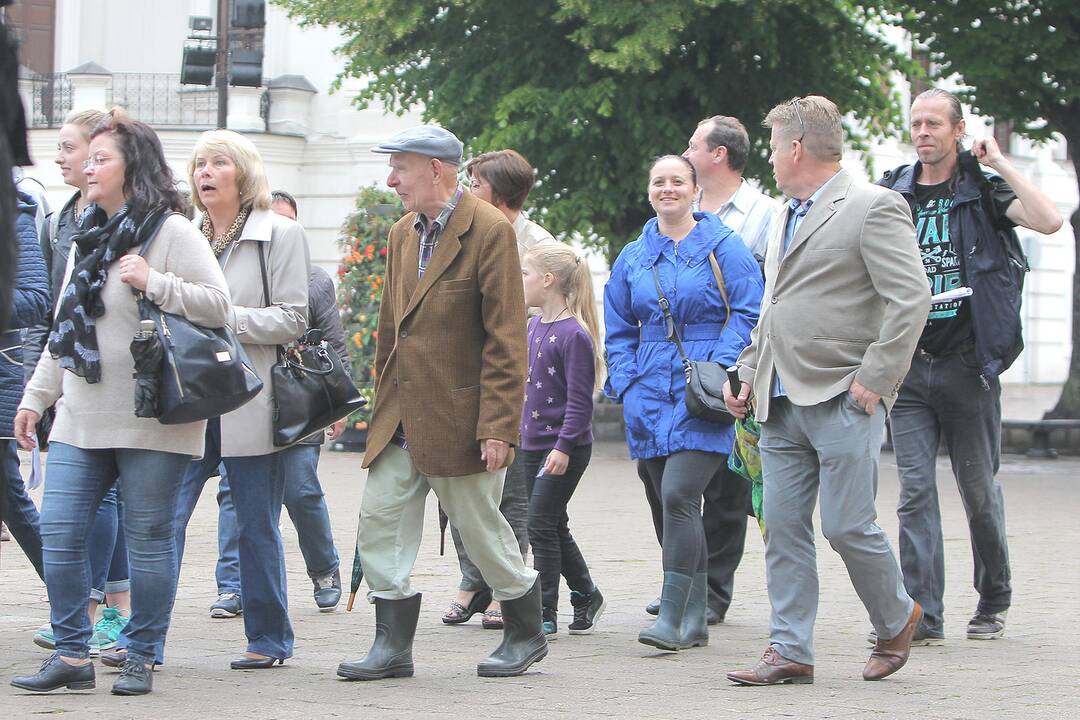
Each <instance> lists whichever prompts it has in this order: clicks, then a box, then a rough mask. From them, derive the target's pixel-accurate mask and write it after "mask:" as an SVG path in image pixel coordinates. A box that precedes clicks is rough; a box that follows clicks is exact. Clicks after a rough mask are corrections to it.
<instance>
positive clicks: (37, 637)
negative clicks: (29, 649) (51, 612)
mask: <svg viewBox="0 0 1080 720" xmlns="http://www.w3.org/2000/svg"><path fill="white" fill-rule="evenodd" d="M34 644H35V645H37V646H38V647H43V648H45V649H46V650H55V649H56V637H55V636H53V631H52V623H45V624H44V625H42V626H41V627H39V628H38V629H37V632H36V633H34Z"/></svg>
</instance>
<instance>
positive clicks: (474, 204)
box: [364, 193, 526, 477]
mask: <svg viewBox="0 0 1080 720" xmlns="http://www.w3.org/2000/svg"><path fill="white" fill-rule="evenodd" d="M415 220H416V214H415V213H409V214H407V215H406V216H405V217H403V218H401V220H398V221H397V222H396V223H395V224H394V226H393V227H392V228H391V229H390V239H389V249H388V251H387V256H386V279H385V284H384V287H383V295H382V307H381V308H380V310H379V337H378V339H377V341H376V351H375V369H376V386H375V408H374V411H373V415H372V420H371V425H370V429H369V430H368V443H367V453H366V454H365V456H364V467H368V466H370V465H371V463H372V462H373V461H374V460H375V458H376V457H378V456H379V453H381V452H382V451H383V449H384V448H385V447H386V446H387V444H388V443H389V442H390V440H391V438H392V437H393V435H394V432H395V431H396V430H397V427H398V424H399V423H400V424H401V425H403V426H404V428H405V436H406V438H407V440H408V443H409V452H410V453H411V455H412V460H413V463H414V464H415V465H416V468H417V470H419V471H420V472H421V473H423V474H425V475H431V476H436V477H457V476H461V475H471V474H474V473H478V472H482V471H483V470H484V469H485V467H484V463H483V462H481V460H480V443H479V441H480V440H483V439H486V438H494V439H497V440H505V441H506V442H508V443H510V444H511V445H517V444H518V440H519V437H518V435H519V426H520V422H521V406H522V403H523V401H524V394H525V389H524V388H525V373H526V358H525V354H526V338H525V320H526V317H525V297H524V294H523V291H522V286H521V263H520V261H519V259H518V252H517V240H516V238H515V235H514V229H513V227H512V226H511V225H510V223H509V221H507V219H506V218H505V217H504V216H503V215H502V213H500V212H499V211H498V210H496V209H495V208H494V207H492V206H491V205H489V204H487V203H485V202H482V201H480V200H478V199H477V198H476V197H474V196H473V195H471V194H469V193H465V194H464V195H462V197H461V200H460V202H459V203H458V205H457V208H455V210H454V212H453V214H452V215H451V216H450V220H449V222H448V223H447V226H446V229H445V230H443V232H442V234H441V236H440V237H439V244H438V245H437V246H436V247H435V251H434V252H433V253H432V255H431V260H430V261H429V262H428V266H427V270H426V271H425V272H424V277H423V279H422V280H421V279H420V278H419V277H418V276H419V270H418V260H419V251H420V247H419V245H420V241H419V238H418V237H417V234H416V230H415V229H414V228H413V223H414V222H415ZM512 461H513V451H511V452H510V455H509V457H508V458H507V461H506V462H507V464H509V463H510V462H512Z"/></svg>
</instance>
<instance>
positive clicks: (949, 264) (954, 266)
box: [914, 180, 973, 355]
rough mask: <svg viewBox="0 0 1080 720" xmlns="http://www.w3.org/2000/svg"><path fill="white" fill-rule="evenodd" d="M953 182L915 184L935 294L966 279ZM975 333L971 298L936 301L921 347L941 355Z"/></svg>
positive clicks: (918, 231) (919, 233)
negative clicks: (954, 233) (954, 224)
mask: <svg viewBox="0 0 1080 720" xmlns="http://www.w3.org/2000/svg"><path fill="white" fill-rule="evenodd" d="M950 185H951V181H948V180H947V181H945V182H943V183H938V184H937V185H918V184H916V185H915V218H914V219H915V239H916V240H917V241H918V243H919V251H920V252H921V254H922V261H923V269H924V270H925V271H926V278H927V280H929V282H930V293H931V294H933V295H936V294H938V293H941V292H945V291H946V290H954V289H956V288H958V287H963V286H964V282H965V277H964V268H963V263H962V262H961V258H960V252H959V251H960V248H959V246H958V245H956V244H954V243H953V239H952V238H951V237H950V234H949V209H950V208H951V207H952V204H953V189H952V188H951V187H950ZM972 336H973V330H972V326H971V310H970V306H969V303H968V299H967V298H963V299H961V300H951V301H949V302H943V303H934V305H932V306H931V308H930V316H929V317H928V318H927V320H926V327H925V328H924V329H923V334H922V339H920V340H919V347H920V348H922V349H923V350H925V351H926V352H928V353H931V354H932V355H940V354H943V353H948V352H953V351H955V350H956V349H957V348H959V347H961V346H962V345H964V344H965V343H968V342H969V341H970V340H971V338H972Z"/></svg>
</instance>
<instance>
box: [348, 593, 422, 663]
mask: <svg viewBox="0 0 1080 720" xmlns="http://www.w3.org/2000/svg"><path fill="white" fill-rule="evenodd" d="M419 618H420V593H416V594H415V595H413V596H412V597H410V598H405V599H404V600H383V599H381V598H375V642H374V643H372V645H371V649H370V650H368V654H367V655H365V656H364V657H363V658H362V659H360V660H355V661H353V662H343V663H341V664H340V665H338V670H337V674H338V675H339V676H341V677H343V678H345V679H347V680H382V679H383V678H395V677H412V676H413V660H412V646H413V636H415V635H416V622H417V620H418V619H419Z"/></svg>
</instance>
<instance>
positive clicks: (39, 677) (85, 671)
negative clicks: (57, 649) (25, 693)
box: [11, 653, 96, 692]
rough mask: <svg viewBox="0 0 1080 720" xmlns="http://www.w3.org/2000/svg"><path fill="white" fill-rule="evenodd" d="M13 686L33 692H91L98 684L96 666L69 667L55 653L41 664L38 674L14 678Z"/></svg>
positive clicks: (90, 664) (88, 664)
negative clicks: (64, 690)
mask: <svg viewBox="0 0 1080 720" xmlns="http://www.w3.org/2000/svg"><path fill="white" fill-rule="evenodd" d="M11 684H12V685H13V686H14V687H17V688H20V689H22V690H30V691H32V692H52V691H53V690H56V689H58V688H62V687H66V688H67V689H68V690H91V689H93V688H94V686H95V684H96V683H95V681H94V664H93V663H86V664H85V665H69V664H68V663H66V662H64V661H63V660H61V659H60V654H59V653H53V654H52V655H50V656H49V657H48V659H46V660H45V662H43V663H41V669H40V670H38V671H37V674H35V675H21V676H17V677H13V678H12V679H11Z"/></svg>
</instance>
